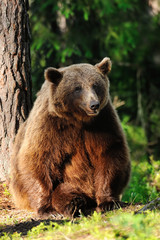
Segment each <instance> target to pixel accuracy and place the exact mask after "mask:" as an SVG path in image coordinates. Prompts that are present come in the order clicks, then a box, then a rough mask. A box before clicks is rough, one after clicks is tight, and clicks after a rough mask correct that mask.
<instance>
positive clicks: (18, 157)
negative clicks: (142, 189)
mask: <svg viewBox="0 0 160 240" xmlns="http://www.w3.org/2000/svg"><path fill="white" fill-rule="evenodd" d="M110 70H111V61H110V59H109V58H107V57H106V58H104V59H103V60H102V61H101V62H100V63H98V64H96V65H95V66H93V65H90V64H75V65H71V66H68V67H64V68H60V69H55V68H52V67H50V68H48V69H46V70H45V82H44V84H43V85H42V88H41V90H40V91H39V93H38V96H37V99H36V101H35V103H34V107H33V109H32V111H31V113H30V115H29V117H28V119H27V120H26V122H25V123H24V124H23V125H22V126H21V127H20V129H19V131H18V134H17V136H16V140H15V144H14V148H13V156H12V159H11V184H10V188H11V193H12V194H13V198H14V201H15V204H16V206H17V207H20V208H26V209H30V210H35V211H36V212H37V213H39V214H46V213H59V214H62V215H64V216H77V215H78V214H79V212H80V211H81V212H82V213H84V214H85V213H86V211H88V210H89V209H91V208H95V209H96V210H97V211H102V212H103V211H106V210H109V209H113V208H114V207H115V206H116V205H118V206H119V204H120V199H121V195H122V193H123V190H124V188H125V187H126V185H127V183H128V180H129V176H130V159H129V151H128V147H127V143H126V139H125V136H124V133H123V131H122V128H121V125H120V121H119V118H118V116H117V114H116V111H115V110H114V107H113V106H112V103H111V100H110V95H109V80H108V77H107V74H108V73H109V72H110Z"/></svg>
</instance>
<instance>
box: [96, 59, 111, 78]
mask: <svg viewBox="0 0 160 240" xmlns="http://www.w3.org/2000/svg"><path fill="white" fill-rule="evenodd" d="M96 67H98V69H99V70H100V72H101V73H102V74H103V75H106V74H108V73H109V72H110V71H111V67H112V62H111V60H110V58H108V57H105V58H103V60H102V61H101V62H100V63H97V64H96Z"/></svg>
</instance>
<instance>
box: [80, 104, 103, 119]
mask: <svg viewBox="0 0 160 240" xmlns="http://www.w3.org/2000/svg"><path fill="white" fill-rule="evenodd" d="M79 107H80V108H81V109H82V110H83V111H84V112H85V114H87V116H89V117H94V116H97V115H98V114H99V109H94V110H91V109H90V108H87V107H85V106H83V105H80V106H79Z"/></svg>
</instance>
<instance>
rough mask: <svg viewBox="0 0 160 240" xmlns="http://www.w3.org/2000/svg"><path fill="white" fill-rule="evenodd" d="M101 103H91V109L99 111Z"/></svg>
mask: <svg viewBox="0 0 160 240" xmlns="http://www.w3.org/2000/svg"><path fill="white" fill-rule="evenodd" d="M99 105H100V104H99V102H98V101H91V103H90V109H92V110H97V109H98V108H99Z"/></svg>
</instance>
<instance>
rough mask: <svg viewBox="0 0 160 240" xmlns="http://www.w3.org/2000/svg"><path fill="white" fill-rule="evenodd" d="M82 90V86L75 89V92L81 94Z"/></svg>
mask: <svg viewBox="0 0 160 240" xmlns="http://www.w3.org/2000/svg"><path fill="white" fill-rule="evenodd" d="M81 90H82V87H81V86H77V87H75V89H74V91H75V92H76V93H79V92H80V91H81Z"/></svg>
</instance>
